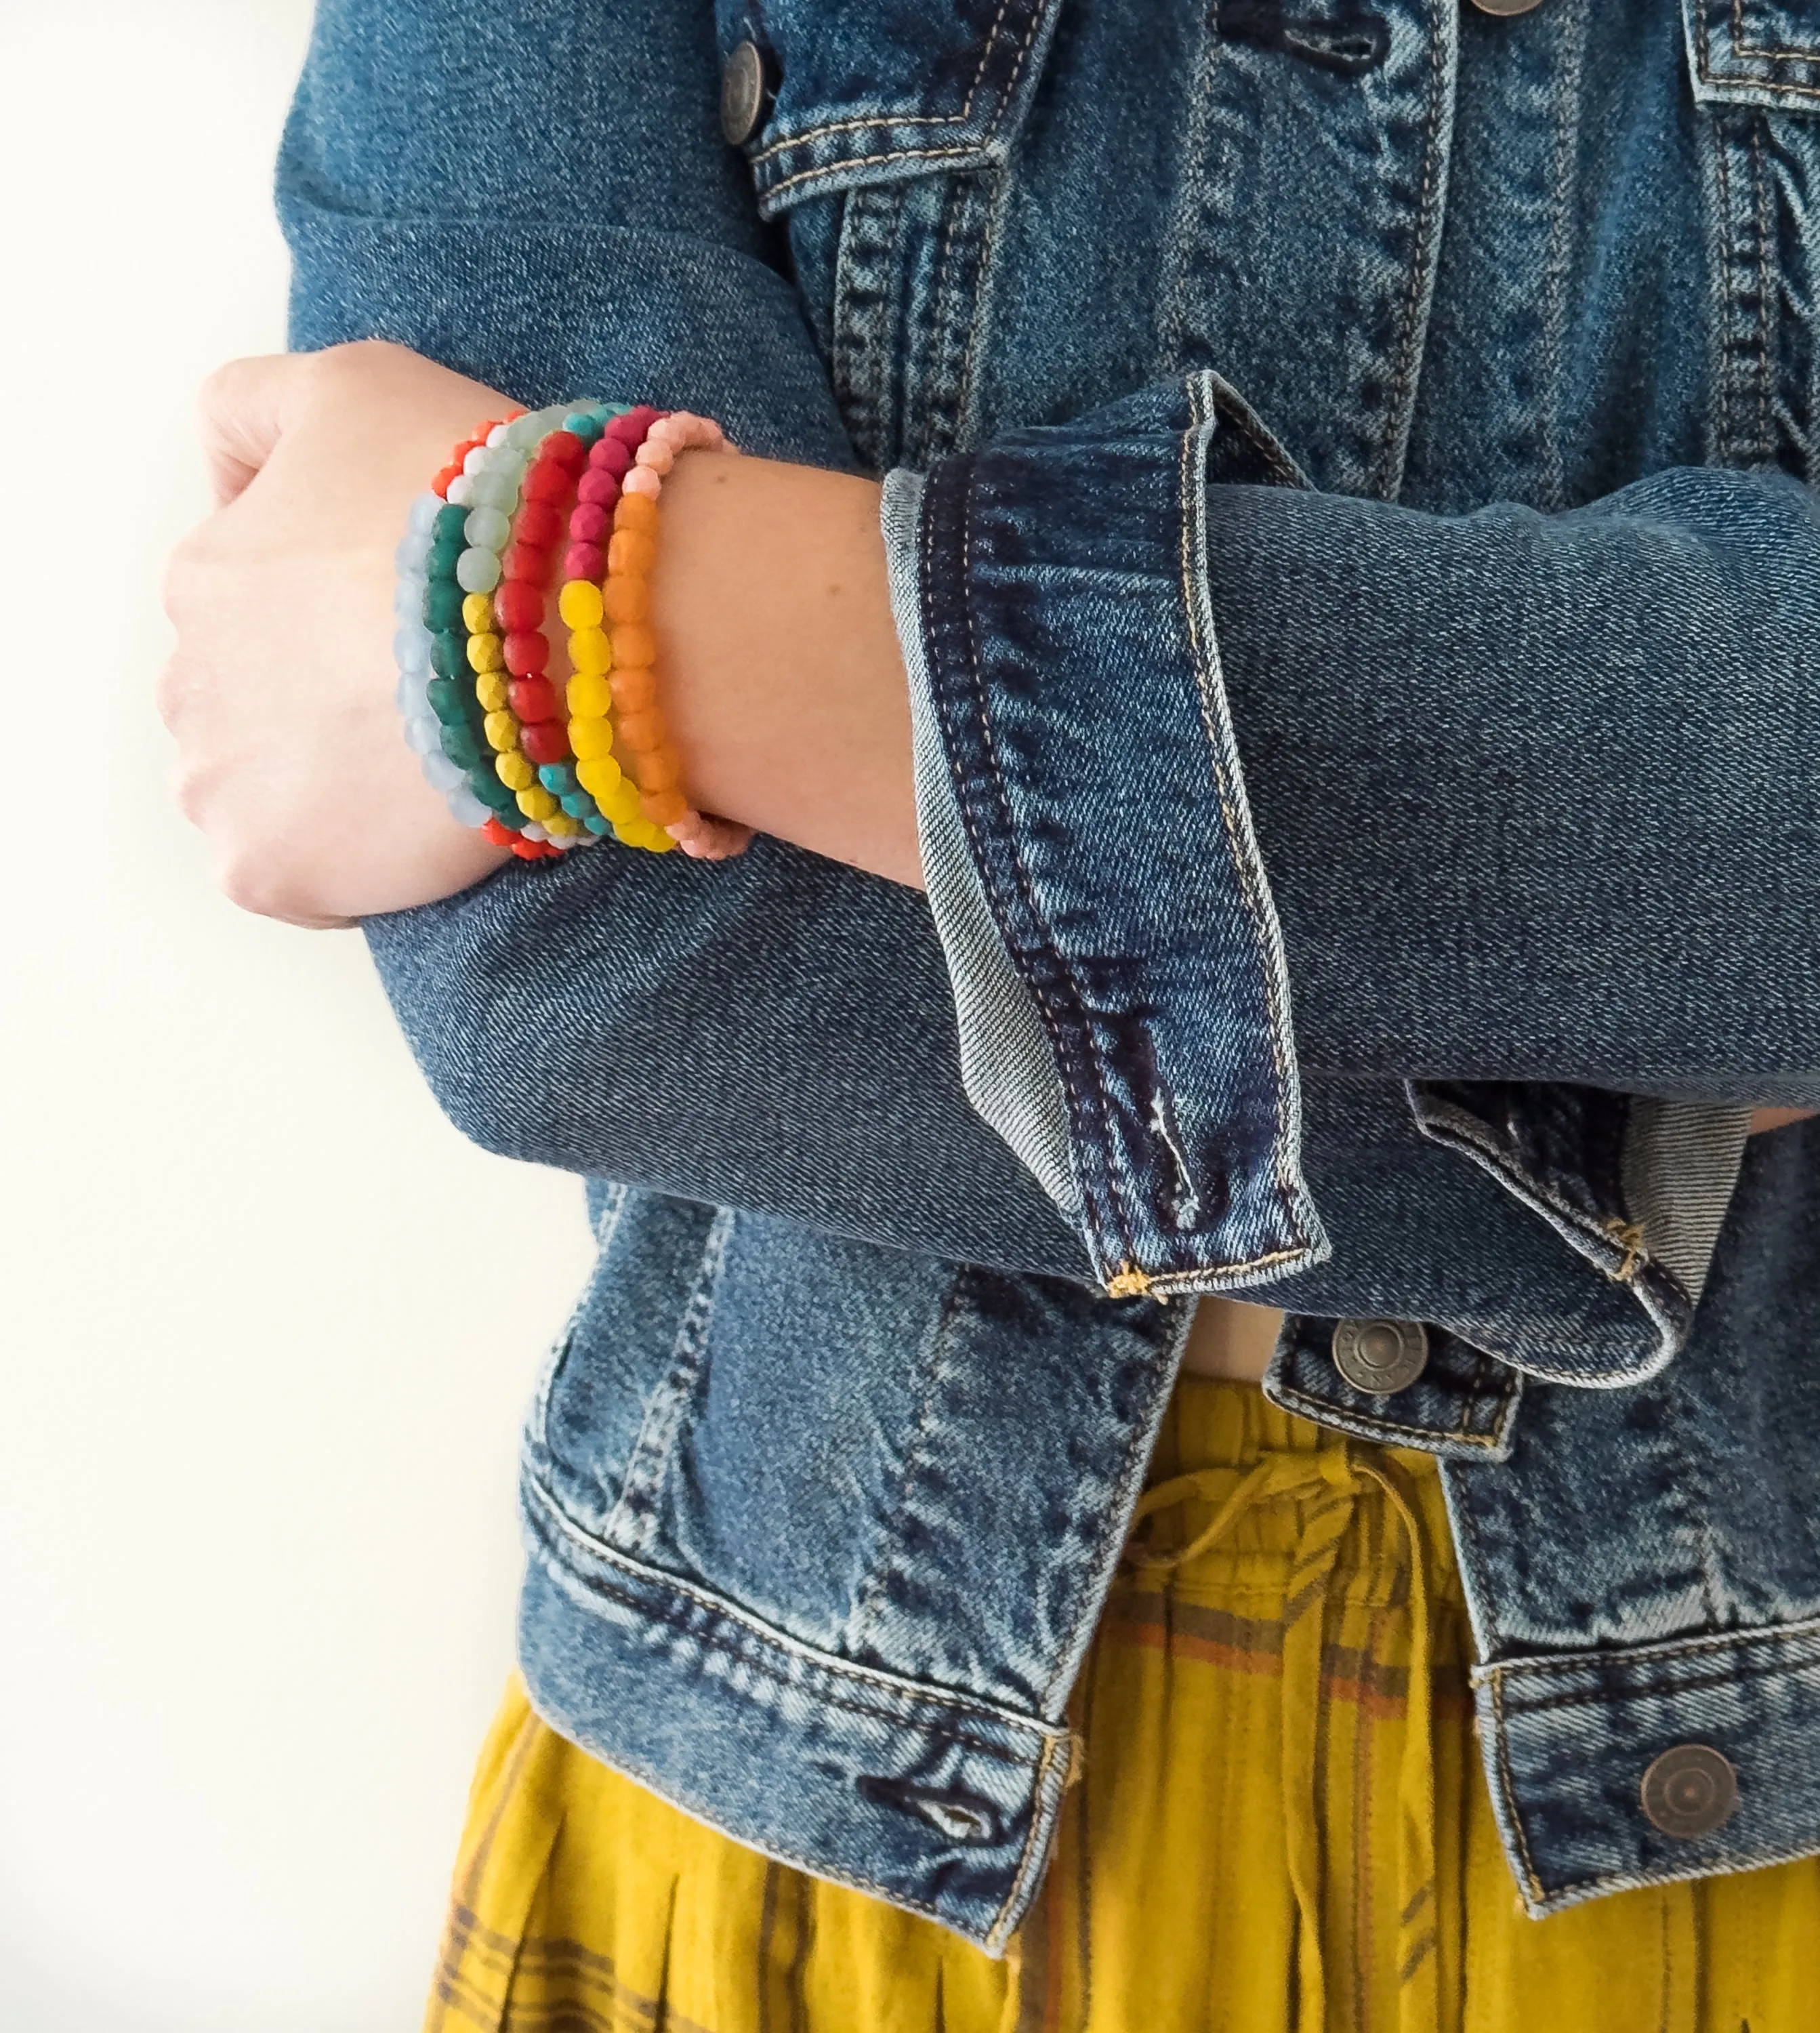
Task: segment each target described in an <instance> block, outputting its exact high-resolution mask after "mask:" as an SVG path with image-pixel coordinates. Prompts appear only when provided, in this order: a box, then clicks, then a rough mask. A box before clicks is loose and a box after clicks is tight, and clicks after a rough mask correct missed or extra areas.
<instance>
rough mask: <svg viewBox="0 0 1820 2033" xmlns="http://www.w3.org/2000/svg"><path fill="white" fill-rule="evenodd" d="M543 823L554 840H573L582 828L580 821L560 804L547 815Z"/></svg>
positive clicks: (546, 831)
mask: <svg viewBox="0 0 1820 2033" xmlns="http://www.w3.org/2000/svg"><path fill="white" fill-rule="evenodd" d="M542 823H543V828H544V830H545V833H548V834H549V837H550V838H551V839H552V840H571V839H572V838H573V837H575V834H577V833H579V832H580V831H581V826H580V824H579V822H578V821H576V820H575V819H574V818H571V817H570V815H569V814H567V812H565V811H564V810H563V809H562V807H560V805H559V806H558V807H557V808H556V811H553V812H551V813H549V814H547V815H546V816H545V818H544V820H543V822H542Z"/></svg>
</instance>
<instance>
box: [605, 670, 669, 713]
mask: <svg viewBox="0 0 1820 2033" xmlns="http://www.w3.org/2000/svg"><path fill="white" fill-rule="evenodd" d="M608 682H609V685H610V687H611V688H612V695H613V704H614V705H615V706H616V707H617V708H618V709H619V710H620V712H621V713H646V712H648V711H649V710H650V707H651V706H652V704H653V702H654V701H655V700H656V698H657V673H656V672H654V671H653V669H652V668H651V667H650V665H648V664H644V665H638V666H636V667H635V668H633V669H631V670H629V671H615V672H614V673H613V675H612V678H611V679H610V680H609V681H608Z"/></svg>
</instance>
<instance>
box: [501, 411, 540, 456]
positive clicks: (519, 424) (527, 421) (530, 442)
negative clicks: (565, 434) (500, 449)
mask: <svg viewBox="0 0 1820 2033" xmlns="http://www.w3.org/2000/svg"><path fill="white" fill-rule="evenodd" d="M543 434H544V425H543V422H542V421H541V418H540V417H537V415H536V414H535V413H531V414H526V415H525V416H522V417H519V419H518V420H517V421H516V422H515V423H510V424H507V425H506V438H505V441H506V443H507V444H509V445H510V446H511V447H512V449H513V450H514V451H530V450H531V448H532V447H534V445H535V444H536V443H537V440H538V439H539V438H541V436H543Z"/></svg>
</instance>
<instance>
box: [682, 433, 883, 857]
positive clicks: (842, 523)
mask: <svg viewBox="0 0 1820 2033" xmlns="http://www.w3.org/2000/svg"><path fill="white" fill-rule="evenodd" d="M878 500H879V489H878V484H877V483H876V482H875V481H870V480H867V479H863V478H860V477H856V476H854V475H852V474H838V473H829V472H826V471H824V470H821V469H820V468H817V467H812V466H793V465H787V464H784V463H781V462H778V461H775V460H770V459H753V458H750V457H740V458H736V459H729V458H725V457H719V456H715V455H708V454H701V455H686V456H684V457H683V458H681V459H678V461H677V462H676V466H675V468H674V470H672V473H671V474H670V475H669V477H668V480H667V481H666V483H665V491H664V500H663V525H662V534H661V541H660V542H659V544H658V546H657V563H656V565H655V567H653V571H652V575H651V619H652V624H653V628H654V629H655V631H656V633H657V640H658V642H659V643H660V644H661V655H662V667H661V683H662V689H663V696H664V700H665V713H666V715H667V717H668V721H669V723H670V728H671V732H672V736H673V739H674V740H675V743H676V749H677V751H678V754H679V755H680V758H681V760H682V763H683V781H684V782H685V784H687V787H688V789H689V793H690V796H691V797H692V798H693V799H694V800H695V803H697V804H698V806H700V807H702V809H703V810H704V811H712V812H717V813H720V814H722V815H723V816H724V817H726V818H732V819H737V820H740V821H743V822H744V823H745V824H747V825H748V826H753V827H755V828H757V829H758V830H760V831H762V832H765V833H773V834H775V835H777V837H780V838H782V839H785V840H788V841H792V842H793V843H794V844H796V845H798V846H800V847H803V848H807V849H809V850H810V851H811V852H815V853H818V854H822V855H826V856H829V857H830V858H832V859H837V860H841V861H845V862H848V863H852V864H853V865H854V866H856V867H861V868H865V869H868V870H871V871H872V872H873V873H874V874H881V875H885V876H888V877H889V878H891V879H893V881H896V882H904V883H907V884H909V885H912V886H920V884H921V881H922V874H921V867H920V864H919V859H918V855H917V848H916V799H915V791H914V785H913V782H912V767H911V736H910V708H909V695H908V683H907V680H906V678H905V676H904V665H903V659H902V657H901V653H900V652H899V650H898V647H897V632H896V629H895V627H894V626H893V620H892V616H891V601H890V592H889V582H888V579H887V576H886V558H885V547H884V541H883V539H882V536H881V534H880V533H879V527H878Z"/></svg>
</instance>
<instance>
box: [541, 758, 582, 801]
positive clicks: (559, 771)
mask: <svg viewBox="0 0 1820 2033" xmlns="http://www.w3.org/2000/svg"><path fill="white" fill-rule="evenodd" d="M537 781H538V782H539V783H540V784H542V785H543V787H544V788H545V790H546V791H554V792H556V796H558V797H559V798H560V797H561V796H563V794H564V792H566V791H572V790H573V789H574V788H575V770H574V769H572V768H571V766H570V765H569V764H568V763H567V762H546V763H545V765H544V766H543V767H542V768H541V769H540V770H539V771H538V772H537Z"/></svg>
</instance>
